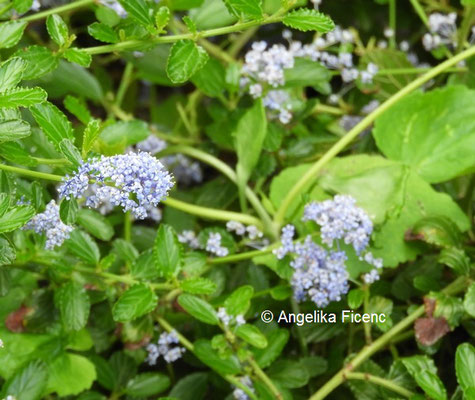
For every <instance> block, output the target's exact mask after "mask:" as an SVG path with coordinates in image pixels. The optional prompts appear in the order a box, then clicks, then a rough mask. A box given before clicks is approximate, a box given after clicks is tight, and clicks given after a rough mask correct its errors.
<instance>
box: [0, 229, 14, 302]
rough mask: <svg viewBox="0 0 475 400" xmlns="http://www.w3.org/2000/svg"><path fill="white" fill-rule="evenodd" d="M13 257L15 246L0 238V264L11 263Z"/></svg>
mask: <svg viewBox="0 0 475 400" xmlns="http://www.w3.org/2000/svg"><path fill="white" fill-rule="evenodd" d="M15 258H16V252H15V248H14V247H13V246H12V245H11V244H10V243H9V242H8V240H6V239H3V238H0V266H1V265H8V264H11V263H12V262H13V261H14V260H15ZM2 296H3V295H2Z"/></svg>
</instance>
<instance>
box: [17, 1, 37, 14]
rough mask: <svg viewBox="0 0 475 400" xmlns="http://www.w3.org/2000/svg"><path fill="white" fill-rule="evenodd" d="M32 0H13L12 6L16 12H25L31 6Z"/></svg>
mask: <svg viewBox="0 0 475 400" xmlns="http://www.w3.org/2000/svg"><path fill="white" fill-rule="evenodd" d="M32 4H33V0H13V7H14V8H15V10H16V12H17V13H18V14H24V13H26V12H27V11H28V10H29V9H30V8H31V6H32Z"/></svg>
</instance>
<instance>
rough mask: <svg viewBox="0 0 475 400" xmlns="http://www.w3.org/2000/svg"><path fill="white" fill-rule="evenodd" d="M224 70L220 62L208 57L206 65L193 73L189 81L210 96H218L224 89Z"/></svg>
mask: <svg viewBox="0 0 475 400" xmlns="http://www.w3.org/2000/svg"><path fill="white" fill-rule="evenodd" d="M224 75H225V70H224V67H223V66H222V64H221V63H220V62H219V61H218V60H216V59H214V58H210V59H209V60H208V62H207V63H206V65H205V66H204V67H203V68H201V69H200V70H199V71H198V72H197V73H195V74H194V75H193V77H192V78H191V81H192V82H193V83H194V84H195V85H196V87H197V88H199V89H200V90H201V91H203V93H205V94H206V95H207V96H210V97H219V96H220V95H221V94H222V93H223V91H224V84H225V82H224Z"/></svg>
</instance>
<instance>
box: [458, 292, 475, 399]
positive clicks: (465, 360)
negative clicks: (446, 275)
mask: <svg viewBox="0 0 475 400" xmlns="http://www.w3.org/2000/svg"><path fill="white" fill-rule="evenodd" d="M472 286H473V285H472ZM473 371H475V347H473V346H472V345H471V344H470V343H462V344H461V345H459V346H458V347H457V351H456V352H455V374H456V375H457V381H458V383H459V385H460V387H461V388H462V390H463V391H464V393H465V397H466V398H467V400H468V399H470V398H471V397H470V396H469V395H468V393H467V392H468V391H469V390H472V391H473V390H474V389H475V374H474V373H473ZM472 393H473V392H472Z"/></svg>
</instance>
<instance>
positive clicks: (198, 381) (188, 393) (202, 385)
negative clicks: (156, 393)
mask: <svg viewBox="0 0 475 400" xmlns="http://www.w3.org/2000/svg"><path fill="white" fill-rule="evenodd" d="M207 382H208V373H206V372H194V373H192V374H189V375H186V376H185V377H184V378H182V379H180V380H179V381H178V382H177V383H176V385H175V386H173V389H172V390H171V391H170V393H169V396H170V397H160V398H159V400H203V399H204V398H205V396H206V392H207V386H208V385H207Z"/></svg>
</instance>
